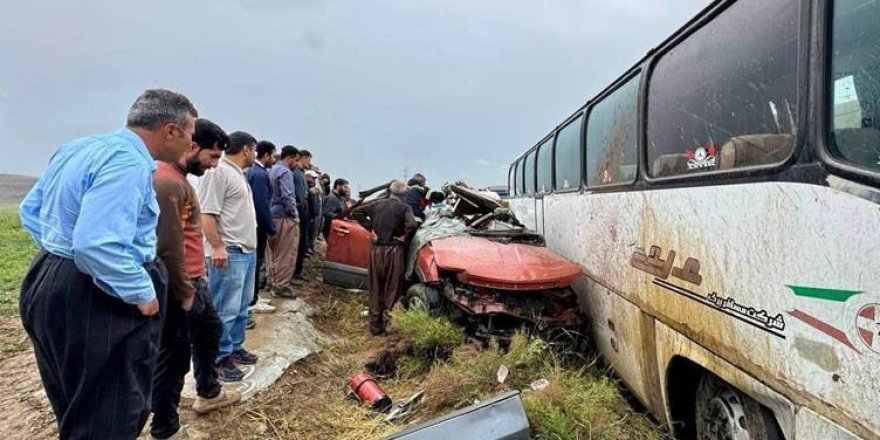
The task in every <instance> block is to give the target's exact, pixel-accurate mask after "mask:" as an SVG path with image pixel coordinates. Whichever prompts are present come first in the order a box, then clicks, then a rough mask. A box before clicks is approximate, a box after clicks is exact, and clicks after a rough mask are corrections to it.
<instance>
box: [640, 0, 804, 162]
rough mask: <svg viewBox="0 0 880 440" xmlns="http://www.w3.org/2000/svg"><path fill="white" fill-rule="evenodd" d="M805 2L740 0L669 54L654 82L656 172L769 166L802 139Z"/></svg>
mask: <svg viewBox="0 0 880 440" xmlns="http://www.w3.org/2000/svg"><path fill="white" fill-rule="evenodd" d="M799 4H800V2H799V1H797V0H774V1H765V0H740V1H738V2H736V3H734V4H732V5H731V6H730V7H729V8H727V9H726V10H725V11H723V12H722V13H721V14H720V15H719V16H718V17H716V18H715V19H714V20H712V22H711V24H709V25H707V26H704V27H702V28H700V29H698V30H697V31H696V32H694V33H693V34H691V35H690V36H688V37H687V38H686V39H685V40H684V41H682V42H681V43H679V44H678V45H676V46H675V47H673V48H672V49H671V50H670V51H669V52H667V53H665V54H663V55H662V56H661V58H660V59H659V61H658V62H657V64H656V66H655V68H654V71H653V73H652V74H651V78H650V79H649V83H648V86H649V87H648V88H649V91H648V116H647V139H648V144H647V148H648V163H649V164H650V167H649V172H650V174H651V175H652V176H654V177H664V176H672V175H681V174H692V173H700V172H706V171H713V170H724V169H733V168H739V167H747V166H755V165H769V164H774V163H779V162H782V161H784V160H785V159H786V158H788V157H789V155H790V154H791V152H792V150H793V149H794V145H795V135H796V131H797V103H798V82H797V77H798V26H799V25H798V21H799Z"/></svg>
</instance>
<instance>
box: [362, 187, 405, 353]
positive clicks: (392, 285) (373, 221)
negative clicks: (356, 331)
mask: <svg viewBox="0 0 880 440" xmlns="http://www.w3.org/2000/svg"><path fill="white" fill-rule="evenodd" d="M406 189H407V187H406V185H405V184H404V183H403V182H401V181H399V180H395V181H393V182H391V186H390V187H389V192H390V193H391V197H389V198H387V199H381V200H377V201H375V202H370V203H367V204H365V205H362V206H359V207H357V208H355V209H354V210H353V211H352V213H351V214H352V217H354V218H355V220H357V221H358V223H360V224H361V225H362V226H363V227H365V228H367V229H369V230H370V231H372V232H373V247H372V248H371V249H370V267H369V277H370V279H369V285H370V332H371V333H372V334H373V335H376V336H379V335H384V334H385V312H386V311H390V310H391V309H392V308H394V304H395V303H396V302H397V299H398V298H399V297H400V288H401V286H402V285H403V273H404V271H405V270H406V269H405V267H406V262H405V258H404V255H405V254H406V242H407V239H408V238H409V237H410V236H411V234H412V232H413V231H415V229H416V228H417V227H418V223H417V222H416V219H415V217H413V213H412V209H411V208H410V207H409V206H408V205H407V204H406V203H404V202H403V200H402V198H403V195H404V194H405V193H406Z"/></svg>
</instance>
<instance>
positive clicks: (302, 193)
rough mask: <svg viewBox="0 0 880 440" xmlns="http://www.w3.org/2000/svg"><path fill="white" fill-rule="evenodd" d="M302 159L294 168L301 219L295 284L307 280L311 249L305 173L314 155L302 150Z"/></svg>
mask: <svg viewBox="0 0 880 440" xmlns="http://www.w3.org/2000/svg"><path fill="white" fill-rule="evenodd" d="M299 153H300V158H299V161H297V163H296V166H294V168H293V186H294V191H295V192H296V210H297V212H298V214H299V215H298V217H299V219H300V224H299V245H298V246H297V252H296V266H295V267H294V269H293V279H294V283H297V284H298V283H302V282H304V281H305V280H306V279H305V277H303V263H304V262H305V258H306V250H307V249H308V247H309V232H308V220H307V219H310V218H311V213H310V212H309V202H308V200H309V184H308V182H307V181H306V174H305V172H306V171H308V169H309V167H311V165H312V153H310V152H309V151H308V150H300V152H299Z"/></svg>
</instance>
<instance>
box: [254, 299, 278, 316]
mask: <svg viewBox="0 0 880 440" xmlns="http://www.w3.org/2000/svg"><path fill="white" fill-rule="evenodd" d="M248 310H250V311H252V312H254V313H272V312H274V311H275V306H271V305H269V303H267V302H265V301H263V300H262V298H260V299H259V300H257V303H256V304H254V305H252V306H250V307H248Z"/></svg>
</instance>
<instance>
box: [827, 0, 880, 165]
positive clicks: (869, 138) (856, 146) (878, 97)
mask: <svg viewBox="0 0 880 440" xmlns="http://www.w3.org/2000/svg"><path fill="white" fill-rule="evenodd" d="M878 21H880V0H838V1H835V2H834V22H833V34H832V37H831V38H832V40H831V44H832V61H831V64H832V73H833V75H832V76H831V78H830V79H831V81H832V83H831V88H832V99H831V118H832V119H831V124H832V142H831V143H830V144H831V153H832V154H833V155H834V156H835V157H837V158H838V159H841V160H844V161H847V162H850V163H853V164H855V165H857V166H860V167H862V168H865V169H869V170H873V171H880V27H878V26H877V23H878Z"/></svg>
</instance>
